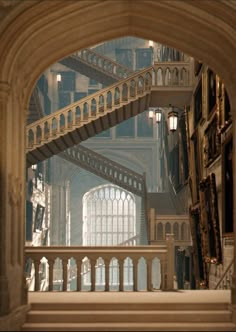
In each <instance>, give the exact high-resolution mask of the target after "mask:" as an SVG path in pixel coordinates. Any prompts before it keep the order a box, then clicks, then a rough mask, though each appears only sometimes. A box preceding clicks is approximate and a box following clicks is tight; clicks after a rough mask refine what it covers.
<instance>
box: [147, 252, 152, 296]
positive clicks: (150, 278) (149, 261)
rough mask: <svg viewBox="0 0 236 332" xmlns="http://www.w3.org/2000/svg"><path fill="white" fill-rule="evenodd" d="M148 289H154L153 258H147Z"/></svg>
mask: <svg viewBox="0 0 236 332" xmlns="http://www.w3.org/2000/svg"><path fill="white" fill-rule="evenodd" d="M147 290H148V291H149V292H150V291H151V290H152V259H150V258H149V259H147Z"/></svg>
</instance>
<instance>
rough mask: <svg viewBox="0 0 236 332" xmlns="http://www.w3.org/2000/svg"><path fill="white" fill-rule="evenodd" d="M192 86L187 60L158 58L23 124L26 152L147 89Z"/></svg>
mask: <svg viewBox="0 0 236 332" xmlns="http://www.w3.org/2000/svg"><path fill="white" fill-rule="evenodd" d="M158 86H159V87H165V88H173V87H175V88H176V86H178V87H185V88H186V87H189V86H192V81H191V75H190V63H188V62H186V63H185V62H183V63H182V62H176V63H170V62H166V63H164V62H161V63H158V62H157V63H155V64H154V66H152V67H149V68H147V69H143V70H141V71H139V72H136V73H134V74H132V75H131V76H130V77H128V78H126V79H123V80H121V81H119V82H118V83H115V84H113V85H111V86H109V87H107V88H105V89H102V90H100V91H98V92H96V93H94V94H91V95H89V96H87V97H85V98H83V99H80V100H79V101H77V102H75V103H73V104H70V105H69V106H66V107H64V108H62V109H60V110H58V111H56V112H54V113H52V114H50V115H48V116H46V117H44V118H43V119H40V120H38V121H36V122H34V123H33V124H30V125H28V126H27V130H26V135H27V138H26V142H27V144H26V147H27V152H30V151H31V150H34V149H35V148H37V147H38V146H41V145H42V144H44V143H47V142H50V141H51V140H52V139H55V138H57V137H59V136H62V135H64V134H66V133H67V132H70V131H72V130H75V129H76V128H79V127H81V126H83V125H84V124H87V123H89V122H90V121H91V120H96V119H98V118H99V117H101V116H104V115H105V114H107V113H110V112H112V111H114V110H115V109H117V108H120V107H121V106H125V105H127V104H128V103H130V102H131V101H133V100H137V99H138V98H140V97H143V96H145V95H147V94H148V93H150V92H151V90H152V88H153V87H158Z"/></svg>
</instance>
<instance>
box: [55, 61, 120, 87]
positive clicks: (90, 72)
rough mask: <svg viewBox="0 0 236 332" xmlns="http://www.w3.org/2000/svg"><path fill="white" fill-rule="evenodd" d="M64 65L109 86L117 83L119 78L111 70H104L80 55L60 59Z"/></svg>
mask: <svg viewBox="0 0 236 332" xmlns="http://www.w3.org/2000/svg"><path fill="white" fill-rule="evenodd" d="M59 63H61V64H62V65H64V66H66V67H68V68H70V69H72V70H75V71H77V72H79V73H80V74H82V75H85V76H87V77H89V78H91V79H93V80H95V81H97V82H100V83H102V84H103V85H104V86H108V85H111V84H114V83H116V82H117V81H118V80H117V78H116V77H114V76H113V75H112V74H111V73H109V72H104V73H103V72H102V71H101V70H99V69H97V68H96V67H94V66H92V65H91V64H90V63H86V61H83V60H82V59H80V58H79V57H73V56H69V57H67V58H65V59H62V60H60V61H59Z"/></svg>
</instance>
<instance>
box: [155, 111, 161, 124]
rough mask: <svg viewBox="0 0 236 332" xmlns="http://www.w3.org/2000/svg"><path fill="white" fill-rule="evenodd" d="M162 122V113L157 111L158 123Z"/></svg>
mask: <svg viewBox="0 0 236 332" xmlns="http://www.w3.org/2000/svg"><path fill="white" fill-rule="evenodd" d="M160 122H161V111H159V110H157V111H156V123H160Z"/></svg>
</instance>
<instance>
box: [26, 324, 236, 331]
mask: <svg viewBox="0 0 236 332" xmlns="http://www.w3.org/2000/svg"><path fill="white" fill-rule="evenodd" d="M235 330H236V325H235V324H233V323H225V322H224V323H206V322H204V323H191V322H188V323H186V322H181V323H176V322H174V323H150V322H145V323H123V322H122V323H120V322H119V323H97V322H96V323H61V324H60V323H35V324H34V323H25V324H24V325H23V327H22V329H21V331H235Z"/></svg>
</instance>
